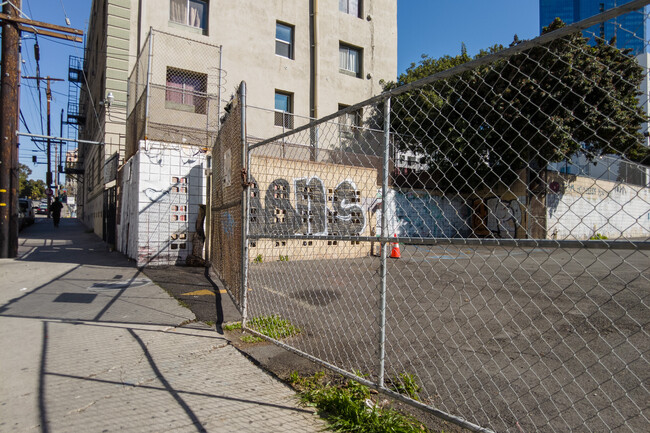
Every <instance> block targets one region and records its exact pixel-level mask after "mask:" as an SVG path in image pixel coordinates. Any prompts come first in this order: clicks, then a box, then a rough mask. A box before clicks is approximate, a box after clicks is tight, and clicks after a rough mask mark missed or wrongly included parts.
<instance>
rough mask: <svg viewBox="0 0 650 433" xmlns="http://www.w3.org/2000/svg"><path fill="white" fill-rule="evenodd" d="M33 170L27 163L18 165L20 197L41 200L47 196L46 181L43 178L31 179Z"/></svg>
mask: <svg viewBox="0 0 650 433" xmlns="http://www.w3.org/2000/svg"><path fill="white" fill-rule="evenodd" d="M31 174H32V170H31V169H30V168H29V167H28V166H26V165H25V164H20V165H19V166H18V182H19V187H20V197H27V198H31V199H33V200H40V199H41V198H43V197H45V186H46V185H45V182H43V181H42V180H40V179H38V180H34V179H29V176H30V175H31Z"/></svg>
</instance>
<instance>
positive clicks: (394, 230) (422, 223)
mask: <svg viewBox="0 0 650 433" xmlns="http://www.w3.org/2000/svg"><path fill="white" fill-rule="evenodd" d="M387 205H388V211H387V215H388V235H389V236H392V235H393V234H397V235H398V236H408V237H415V238H417V237H423V238H426V237H443V238H455V237H461V236H471V233H472V230H471V226H470V225H469V224H470V217H471V208H470V207H469V206H467V203H466V201H465V199H463V198H462V197H459V196H454V197H443V196H437V195H430V193H429V192H427V191H421V192H420V191H409V192H406V193H404V192H401V191H396V190H390V191H389V192H388V203H387ZM370 209H371V211H372V210H375V209H376V220H375V219H373V221H376V228H375V233H376V234H378V235H380V234H381V199H378V200H377V201H376V203H375V204H374V205H373V206H371V208H370Z"/></svg>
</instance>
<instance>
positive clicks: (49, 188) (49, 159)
mask: <svg viewBox="0 0 650 433" xmlns="http://www.w3.org/2000/svg"><path fill="white" fill-rule="evenodd" d="M23 78H25V79H27V80H46V81H47V89H46V90H45V95H46V96H47V136H48V137H51V136H52V134H51V133H50V132H51V124H52V121H51V120H52V116H51V112H50V104H51V102H52V88H51V86H50V83H51V82H52V81H64V80H62V79H61V78H52V77H50V76H49V75H48V76H47V77H45V78H44V77H23ZM55 145H56V143H55ZM54 162H55V163H56V149H55V157H54ZM45 176H46V180H45V183H47V192H48V194H47V207H48V209H49V208H50V204H52V194H50V192H51V191H52V181H53V180H54V176H52V140H51V139H50V138H48V139H47V173H46V174H45ZM47 217H48V218H49V217H50V213H49V212H48V213H47Z"/></svg>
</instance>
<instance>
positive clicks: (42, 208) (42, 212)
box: [36, 203, 47, 215]
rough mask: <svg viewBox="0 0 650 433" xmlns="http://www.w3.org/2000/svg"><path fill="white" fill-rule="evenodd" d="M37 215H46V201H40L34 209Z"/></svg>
mask: <svg viewBox="0 0 650 433" xmlns="http://www.w3.org/2000/svg"><path fill="white" fill-rule="evenodd" d="M36 213H37V214H38V215H47V203H41V204H40V206H38V209H37V210H36Z"/></svg>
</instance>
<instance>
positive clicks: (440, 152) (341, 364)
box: [211, 2, 650, 432]
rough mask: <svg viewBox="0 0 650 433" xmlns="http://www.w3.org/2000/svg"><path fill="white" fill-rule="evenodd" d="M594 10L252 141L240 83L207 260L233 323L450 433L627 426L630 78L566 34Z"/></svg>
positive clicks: (644, 179) (635, 203)
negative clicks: (274, 322) (278, 323)
mask: <svg viewBox="0 0 650 433" xmlns="http://www.w3.org/2000/svg"><path fill="white" fill-rule="evenodd" d="M637 3H639V2H632V3H631V4H632V5H633V6H636V8H637V9H638V7H639V5H638V4H637ZM630 10H631V9H630V6H628V8H627V9H626V8H625V7H620V8H618V9H616V13H619V14H620V13H623V12H629V11H630ZM611 14H612V12H610V13H609V15H608V13H606V14H601V15H599V16H598V17H596V18H594V19H591V20H588V21H584V22H581V23H578V24H576V25H573V26H569V27H564V28H561V29H560V30H558V31H556V32H554V33H548V34H545V35H543V36H541V37H540V38H538V39H535V40H532V41H528V42H524V43H521V44H518V45H515V46H513V47H511V48H509V49H506V50H503V51H500V52H498V53H496V54H494V55H490V56H485V57H481V58H479V59H476V60H474V61H471V62H468V63H463V64H461V65H459V66H458V67H456V68H454V69H451V70H447V71H443V72H440V73H437V74H435V75H432V76H430V77H428V78H425V79H423V80H420V81H418V82H415V83H411V84H407V85H405V86H401V87H396V88H393V89H392V90H390V91H387V92H385V93H384V94H382V95H381V96H378V97H376V98H373V99H371V100H368V101H366V102H363V103H360V104H357V105H355V106H352V107H349V108H346V109H345V110H342V111H340V112H338V113H336V114H334V115H331V116H328V117H325V118H323V119H320V120H318V121H314V122H311V123H306V124H304V125H302V126H295V125H294V126H295V127H294V129H292V130H290V131H289V132H287V133H284V134H282V135H279V136H276V137H273V138H271V139H268V140H264V141H261V142H257V143H252V141H250V140H247V136H246V103H245V85H242V87H241V88H240V92H239V95H238V96H237V98H236V99H235V100H234V101H233V102H232V103H231V107H230V111H229V115H228V117H227V119H226V121H225V123H224V124H223V127H222V129H221V132H220V135H219V138H218V140H217V145H216V146H215V148H214V151H213V181H212V182H213V188H212V192H213V193H212V196H211V200H212V201H211V208H212V221H213V223H212V225H211V226H212V228H211V230H212V241H211V242H212V244H211V261H212V264H213V269H214V271H215V272H216V274H217V275H218V276H219V277H220V278H221V279H222V280H223V281H224V283H225V285H226V286H227V288H228V290H229V292H230V294H231V296H232V297H233V299H234V300H235V302H236V304H237V306H238V307H239V309H240V311H241V312H242V314H243V317H244V327H245V328H247V329H249V330H250V331H251V332H253V333H256V334H258V335H260V336H263V335H261V334H259V332H257V331H256V330H255V329H254V327H252V326H248V325H247V322H249V321H250V319H251V318H255V317H268V316H279V317H281V318H283V319H286V320H288V321H289V322H291V324H292V325H294V326H295V327H297V328H298V329H299V330H300V332H299V333H298V335H296V336H293V337H289V338H287V339H283V340H282V341H278V340H274V339H272V338H269V337H266V336H263V337H264V338H266V339H267V340H271V341H273V342H274V343H275V344H278V345H280V346H282V347H284V348H287V349H289V350H291V351H293V352H296V353H299V354H301V355H303V356H305V357H307V358H309V359H312V360H314V361H316V362H318V363H320V364H322V365H324V366H326V367H328V368H330V369H332V370H334V371H336V372H339V373H341V374H343V375H345V376H347V377H350V378H354V379H356V380H358V381H360V382H362V383H365V384H367V385H370V386H373V387H375V388H377V389H379V390H380V391H381V392H384V393H386V394H389V395H391V396H393V397H396V398H399V399H401V400H404V401H406V402H408V403H410V404H412V405H414V406H417V407H420V408H423V409H425V410H428V411H430V412H433V413H434V414H436V415H437V416H440V417H442V418H444V419H446V420H449V421H452V422H454V423H456V424H458V425H461V426H463V427H465V428H468V429H470V430H474V431H575V430H579V431H636V432H638V431H644V429H645V428H644V427H643V426H646V428H647V426H648V425H649V423H650V410H649V408H648V402H649V401H650V399H649V396H650V394H649V392H648V384H649V383H650V363H649V360H648V357H649V355H650V338H649V331H648V329H649V328H648V325H649V321H650V314H649V308H648V303H649V301H650V253H649V251H650V188H649V174H650V173H649V171H650V170H649V168H648V165H647V161H648V159H645V161H646V165H644V164H642V163H641V162H642V161H643V158H641V157H640V155H646V156H645V158H647V155H648V153H647V152H648V148H647V144H644V143H643V135H642V134H641V133H640V132H639V131H640V130H641V128H646V129H647V123H644V122H647V116H646V115H644V113H643V112H642V111H641V110H640V108H638V107H639V106H638V104H637V103H636V101H632V102H630V100H629V98H628V96H627V95H626V94H625V92H626V91H627V92H632V93H634V94H635V95H636V91H635V90H634V89H636V88H637V86H638V84H639V81H640V80H641V79H642V77H643V76H647V74H648V70H647V69H646V68H644V67H643V66H639V63H637V60H635V58H634V57H631V56H629V55H627V54H626V53H622V52H620V51H618V50H615V49H613V48H612V47H609V46H608V45H607V44H604V45H602V44H601V45H600V46H593V45H589V44H588V43H587V42H586V41H585V40H584V39H583V38H581V37H580V34H579V33H577V34H576V32H579V31H584V30H585V29H587V28H588V27H590V26H593V25H594V20H596V21H597V20H598V19H600V20H604V19H609V18H611ZM645 18H647V17H645V16H644V19H645ZM646 45H647V41H646ZM603 51H606V52H607V55H608V56H617V57H616V62H617V65H618V67H617V68H612V67H608V65H607V64H606V63H604V61H603V60H602V59H603V57H601V55H602V54H603ZM567 56H570V57H571V58H570V59H569V57H567ZM594 67H596V69H597V72H596V73H595V74H596V75H594V71H593V70H591V69H590V68H594ZM626 68H630V69H627V71H628V72H625V73H624V72H622V71H625V70H626ZM630 71H632V72H630ZM595 76H599V77H600V79H599V80H598V81H595V80H594V77H595ZM586 83H587V84H588V85H586ZM607 83H613V84H612V85H609V84H607ZM626 88H627V90H625V89H626ZM645 96H646V98H647V95H645ZM614 106H616V107H617V109H616V110H614V109H612V107H614ZM619 110H620V111H619ZM281 115H282V116H290V115H291V114H290V113H281ZM350 119H353V120H352V121H350ZM354 119H363V122H355V121H354ZM630 119H633V122H632V123H626V122H628V121H629V120H630ZM635 122H636V123H635ZM644 125H645V126H644ZM644 152H645V153H644ZM594 162H596V163H597V164H595V165H594ZM242 169H243V170H242ZM398 250H399V251H398ZM398 254H399V255H400V258H391V257H390V256H391V255H393V256H395V255H398ZM409 384H411V385H412V384H416V385H417V386H416V387H415V388H414V389H418V388H419V393H418V395H417V398H411V397H413V396H411V397H408V396H406V395H403V394H401V393H400V392H399V390H403V389H405V387H406V386H408V385H409Z"/></svg>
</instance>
